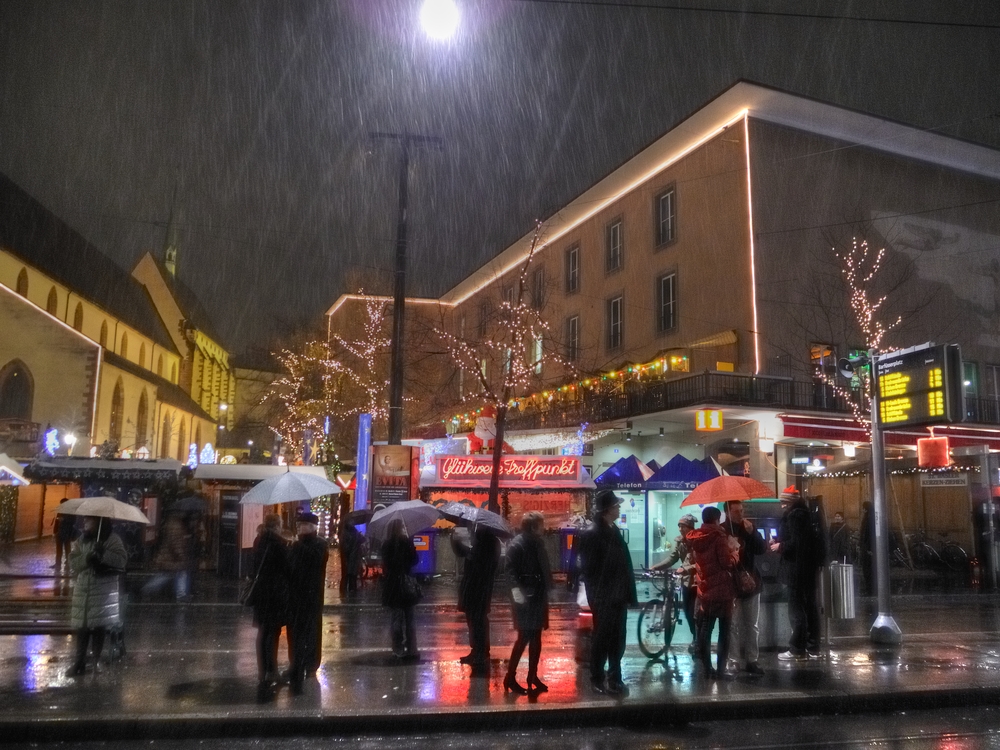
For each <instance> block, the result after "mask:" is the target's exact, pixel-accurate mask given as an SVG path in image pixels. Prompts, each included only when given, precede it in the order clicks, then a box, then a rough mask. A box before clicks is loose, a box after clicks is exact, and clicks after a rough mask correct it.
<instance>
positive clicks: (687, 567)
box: [650, 513, 698, 653]
mask: <svg viewBox="0 0 1000 750" xmlns="http://www.w3.org/2000/svg"><path fill="white" fill-rule="evenodd" d="M697 523H698V522H697V520H696V519H695V517H694V516H693V515H691V514H690V513H685V514H684V515H683V516H681V517H680V519H679V520H678V521H677V529H678V530H679V531H680V534H678V535H677V536H676V537H675V538H674V542H673V545H672V551H671V553H670V554H669V555H668V556H667V557H666V558H664V559H663V560H661V561H660V562H658V563H656V564H655V565H653V566H651V567H650V570H666V569H667V568H672V567H673V566H674V565H676V564H677V563H680V567H679V568H678V569H677V575H678V577H679V578H680V581H681V595H682V597H683V600H684V619H685V620H687V624H688V627H689V628H690V629H691V646H690V647H689V648H688V650H689V651H690V652H691V653H694V651H695V640H696V639H697V635H698V624H697V622H696V619H695V605H696V603H697V599H698V590H697V589H696V588H695V585H694V553H693V552H692V551H691V548H690V547H689V546H688V543H687V535H688V534H690V533H691V532H692V531H694V527H695V526H696V525H697Z"/></svg>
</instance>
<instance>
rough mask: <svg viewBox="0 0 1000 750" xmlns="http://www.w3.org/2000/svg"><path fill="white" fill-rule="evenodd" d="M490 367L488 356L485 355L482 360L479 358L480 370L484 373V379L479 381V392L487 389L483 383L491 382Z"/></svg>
mask: <svg viewBox="0 0 1000 750" xmlns="http://www.w3.org/2000/svg"><path fill="white" fill-rule="evenodd" d="M488 367H489V363H488V362H487V361H486V357H483V358H482V359H481V360H479V372H481V373H482V375H483V377H482V381H481V382H480V383H479V392H480V393H482V392H483V391H485V390H486V387H485V386H484V385H483V383H484V382H489V381H488V378H489V374H488V373H489V369H488Z"/></svg>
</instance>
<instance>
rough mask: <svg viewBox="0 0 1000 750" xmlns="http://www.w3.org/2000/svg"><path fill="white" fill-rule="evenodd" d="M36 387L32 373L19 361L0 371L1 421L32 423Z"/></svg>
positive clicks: (10, 363)
mask: <svg viewBox="0 0 1000 750" xmlns="http://www.w3.org/2000/svg"><path fill="white" fill-rule="evenodd" d="M34 391H35V385H34V382H33V381H32V379H31V373H30V372H29V371H28V368H27V367H26V366H25V364H24V363H23V362H21V361H20V360H18V359H15V360H13V361H12V362H8V363H7V365H6V366H5V367H4V368H3V369H2V370H0V419H23V420H24V421H26V422H30V421H31V407H32V401H33V400H34Z"/></svg>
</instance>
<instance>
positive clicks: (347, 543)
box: [340, 518, 364, 595]
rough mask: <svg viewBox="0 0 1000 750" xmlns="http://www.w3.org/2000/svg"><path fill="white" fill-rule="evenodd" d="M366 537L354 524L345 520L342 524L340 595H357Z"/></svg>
mask: <svg viewBox="0 0 1000 750" xmlns="http://www.w3.org/2000/svg"><path fill="white" fill-rule="evenodd" d="M363 541H364V537H362V536H361V532H360V531H358V530H357V529H356V528H355V527H354V524H353V523H351V522H350V521H349V520H348V519H346V518H345V519H344V520H343V521H342V522H341V524H340V593H341V595H344V594H356V593H357V591H358V575H359V574H360V573H361V544H362V542H363Z"/></svg>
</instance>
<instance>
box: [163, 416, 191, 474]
mask: <svg viewBox="0 0 1000 750" xmlns="http://www.w3.org/2000/svg"><path fill="white" fill-rule="evenodd" d="M164 455H166V453H164ZM177 460H178V461H180V462H181V463H187V460H188V447H187V425H185V424H184V420H183V419H182V420H181V424H180V426H179V427H178V428H177Z"/></svg>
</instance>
